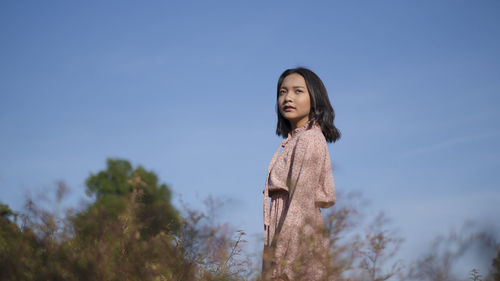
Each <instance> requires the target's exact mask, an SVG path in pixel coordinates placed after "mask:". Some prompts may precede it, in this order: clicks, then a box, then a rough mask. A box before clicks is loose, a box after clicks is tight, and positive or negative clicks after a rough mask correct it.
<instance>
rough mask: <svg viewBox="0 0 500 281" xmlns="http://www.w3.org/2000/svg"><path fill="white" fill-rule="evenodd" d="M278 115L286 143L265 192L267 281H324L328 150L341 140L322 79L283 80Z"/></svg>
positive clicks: (301, 71) (330, 196)
mask: <svg viewBox="0 0 500 281" xmlns="http://www.w3.org/2000/svg"><path fill="white" fill-rule="evenodd" d="M276 113H277V115H278V125H277V128H276V134H277V135H279V136H282V137H283V138H285V137H286V139H285V141H283V143H282V144H281V147H280V148H278V151H276V153H275V155H274V157H273V158H272V160H271V163H270V165H269V170H268V175H267V179H266V187H265V190H264V230H265V242H264V255H263V264H262V271H263V278H264V280H320V279H322V278H324V277H325V274H326V264H327V263H328V257H329V246H328V239H327V237H325V236H324V233H323V218H322V216H321V211H320V208H328V207H330V206H332V205H333V204H334V203H335V187H334V182H333V175H332V168H331V164H330V156H329V154H328V147H327V145H326V143H327V142H335V141H336V140H337V139H338V138H339V137H340V132H339V131H338V130H337V128H335V126H334V124H333V120H334V118H335V113H334V111H333V108H332V106H331V104H330V101H329V99H328V93H327V91H326V89H325V86H324V85H323V82H321V79H320V78H319V77H318V76H317V75H316V74H315V73H314V72H312V71H311V70H309V69H306V68H302V67H300V68H294V69H288V70H286V71H285V72H283V74H281V76H280V78H279V80H278V92H277V102H276ZM281 148H283V149H281ZM280 150H281V151H280ZM269 198H270V199H271V200H270V201H271V202H270V203H269Z"/></svg>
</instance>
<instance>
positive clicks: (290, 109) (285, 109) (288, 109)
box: [283, 105, 295, 112]
mask: <svg viewBox="0 0 500 281" xmlns="http://www.w3.org/2000/svg"><path fill="white" fill-rule="evenodd" d="M294 109H295V107H293V106H290V105H286V106H283V111H285V112H288V111H292V110H294Z"/></svg>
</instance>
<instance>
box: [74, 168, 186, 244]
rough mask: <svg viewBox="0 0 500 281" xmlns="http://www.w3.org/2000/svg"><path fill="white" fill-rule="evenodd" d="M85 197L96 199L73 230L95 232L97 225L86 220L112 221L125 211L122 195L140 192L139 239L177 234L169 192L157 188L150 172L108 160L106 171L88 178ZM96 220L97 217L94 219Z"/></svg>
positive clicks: (155, 177) (175, 218)
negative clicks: (161, 233)
mask: <svg viewBox="0 0 500 281" xmlns="http://www.w3.org/2000/svg"><path fill="white" fill-rule="evenodd" d="M86 185H87V193H88V194H90V195H95V196H96V201H95V203H94V204H92V205H90V206H89V208H88V211H87V212H83V213H80V214H79V215H78V216H77V217H76V220H75V221H74V223H75V225H76V226H77V227H82V226H84V225H85V226H89V227H90V228H89V229H81V230H82V231H90V232H95V231H99V229H95V227H97V228H100V227H99V226H100V224H99V223H96V224H88V223H86V222H87V220H95V219H97V220H107V219H116V218H117V217H118V216H119V215H120V214H121V213H122V212H123V211H124V209H125V206H126V204H127V200H128V199H127V198H126V196H125V195H128V194H130V193H132V191H133V190H137V191H139V192H140V196H139V197H138V198H137V200H138V201H139V203H142V204H140V208H139V209H138V210H137V214H136V215H137V220H138V221H139V222H141V224H143V226H144V227H143V228H142V231H141V235H142V236H144V237H151V236H154V235H156V234H158V233H160V232H161V231H163V232H165V233H177V232H178V231H179V228H180V219H179V213H178V211H177V210H176V209H175V208H174V207H173V206H172V204H171V202H170V201H171V192H170V189H169V188H168V187H167V185H166V184H159V183H158V177H157V176H156V174H155V173H154V172H150V171H147V170H146V169H144V168H143V167H141V166H138V167H137V168H135V169H134V168H133V167H132V165H131V164H130V162H128V161H126V160H122V159H108V160H107V168H106V170H104V171H100V172H98V173H97V174H91V175H90V176H89V177H88V178H87V180H86ZM96 216H97V217H96Z"/></svg>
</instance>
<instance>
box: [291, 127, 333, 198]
mask: <svg viewBox="0 0 500 281" xmlns="http://www.w3.org/2000/svg"><path fill="white" fill-rule="evenodd" d="M287 185H288V187H289V191H290V196H295V195H294V194H295V193H297V195H299V194H301V196H299V197H302V196H306V197H307V198H314V200H307V201H308V202H310V203H313V204H314V205H315V206H316V207H319V208H328V207H330V206H332V205H333V204H334V203H335V186H334V181H333V174H332V168H331V163H330V155H329V153H328V147H327V146H326V140H325V138H324V136H323V134H321V132H314V131H313V132H311V133H309V132H308V133H306V134H304V135H303V136H301V138H300V139H299V140H298V141H297V145H296V146H295V148H294V151H293V154H292V159H291V166H290V174H289V178H288V184H287ZM309 207H310V206H309Z"/></svg>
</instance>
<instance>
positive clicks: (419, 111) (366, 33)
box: [0, 0, 500, 260]
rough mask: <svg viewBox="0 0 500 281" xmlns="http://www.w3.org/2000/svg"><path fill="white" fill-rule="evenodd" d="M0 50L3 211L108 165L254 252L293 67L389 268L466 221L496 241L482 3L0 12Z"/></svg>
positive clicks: (491, 53) (498, 101)
mask: <svg viewBox="0 0 500 281" xmlns="http://www.w3.org/2000/svg"><path fill="white" fill-rule="evenodd" d="M0 43H1V44H0V201H2V202H3V203H7V204H8V205H9V206H11V207H12V208H13V209H15V210H20V209H21V208H22V206H23V201H24V194H25V193H26V192H27V191H30V190H31V191H43V192H52V190H53V189H54V187H55V184H54V183H55V182H56V181H57V180H64V181H66V182H67V183H68V184H69V185H70V186H71V187H72V188H73V190H74V194H73V197H74V198H78V197H83V196H84V192H83V191H84V188H85V187H84V180H85V178H86V177H87V176H88V175H89V173H91V172H97V171H99V170H101V169H103V168H104V167H105V160H106V158H108V157H120V158H125V159H127V160H130V161H131V162H132V163H133V164H134V165H137V164H140V165H143V166H144V167H145V168H147V169H150V170H153V171H155V172H156V173H157V174H158V175H159V176H160V179H161V181H163V182H166V183H167V184H169V186H170V187H171V189H172V190H173V191H174V193H175V195H176V196H175V200H176V204H178V199H179V198H180V197H182V198H183V200H184V201H186V202H188V203H190V204H199V202H201V201H202V200H203V199H204V198H205V197H206V196H208V195H213V196H214V197H217V198H229V199H231V200H232V201H231V202H232V203H230V204H229V205H228V206H227V208H226V209H225V210H226V212H225V214H223V216H224V217H225V218H226V219H228V220H229V221H230V222H231V223H232V224H233V225H235V226H236V227H238V228H242V229H244V230H245V231H246V232H247V233H249V234H251V235H256V236H259V235H262V233H261V232H262V189H263V186H264V180H265V176H266V169H267V165H268V163H269V160H270V159H271V157H272V154H273V153H274V151H275V149H276V148H277V146H278V145H279V143H280V139H279V138H278V137H277V136H276V135H275V134H274V131H275V125H276V116H275V111H274V107H275V95H276V93H275V91H276V89H275V87H276V82H277V79H278V77H279V75H280V74H281V72H282V71H283V70H285V69H286V68H290V67H296V66H306V67H309V68H311V69H312V70H313V71H315V72H316V73H317V74H318V75H319V76H320V77H321V78H322V79H323V82H324V83H325V85H326V87H327V89H328V91H329V94H330V99H331V101H332V103H333V106H334V108H335V110H336V114H337V117H336V125H337V126H338V128H339V129H340V130H341V132H342V138H341V139H340V140H339V141H338V142H337V143H335V144H330V145H329V150H330V154H331V158H332V162H333V166H334V177H335V180H336V187H337V190H338V191H340V192H344V193H346V192H349V191H360V192H361V193H362V194H363V196H364V197H365V198H367V199H369V200H370V202H371V207H370V208H372V209H374V210H383V211H385V212H386V213H387V214H388V216H389V217H391V218H392V219H393V223H394V225H395V226H397V227H398V228H399V230H400V232H401V234H402V235H403V236H404V237H405V238H406V242H405V244H404V247H403V249H402V255H403V258H407V259H409V260H410V259H412V258H415V257H416V256H418V254H419V253H420V252H421V249H422V247H423V246H425V245H427V244H428V242H429V240H430V239H432V237H434V236H435V235H437V234H443V233H446V232H447V231H448V230H449V228H450V227H455V228H458V227H460V226H461V225H462V223H463V222H464V221H465V220H469V219H472V220H476V221H478V222H479V223H480V224H481V225H484V226H487V227H493V228H494V229H496V230H497V231H500V230H499V228H500V225H499V224H500V223H499V222H498V215H499V214H500V183H499V177H498V175H499V171H500V169H499V168H500V142H499V141H498V138H499V137H500V111H499V106H500V2H499V1H496V0H491V1H487V0H484V1H462V0H449V1H424V0H422V1H401V0H394V1H347V0H344V1H322V2H321V1H320V2H318V1H262V2H259V1H234V0H232V1H177V2H173V1H1V2H0ZM75 200H76V199H75ZM258 247H260V245H259V246H258Z"/></svg>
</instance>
